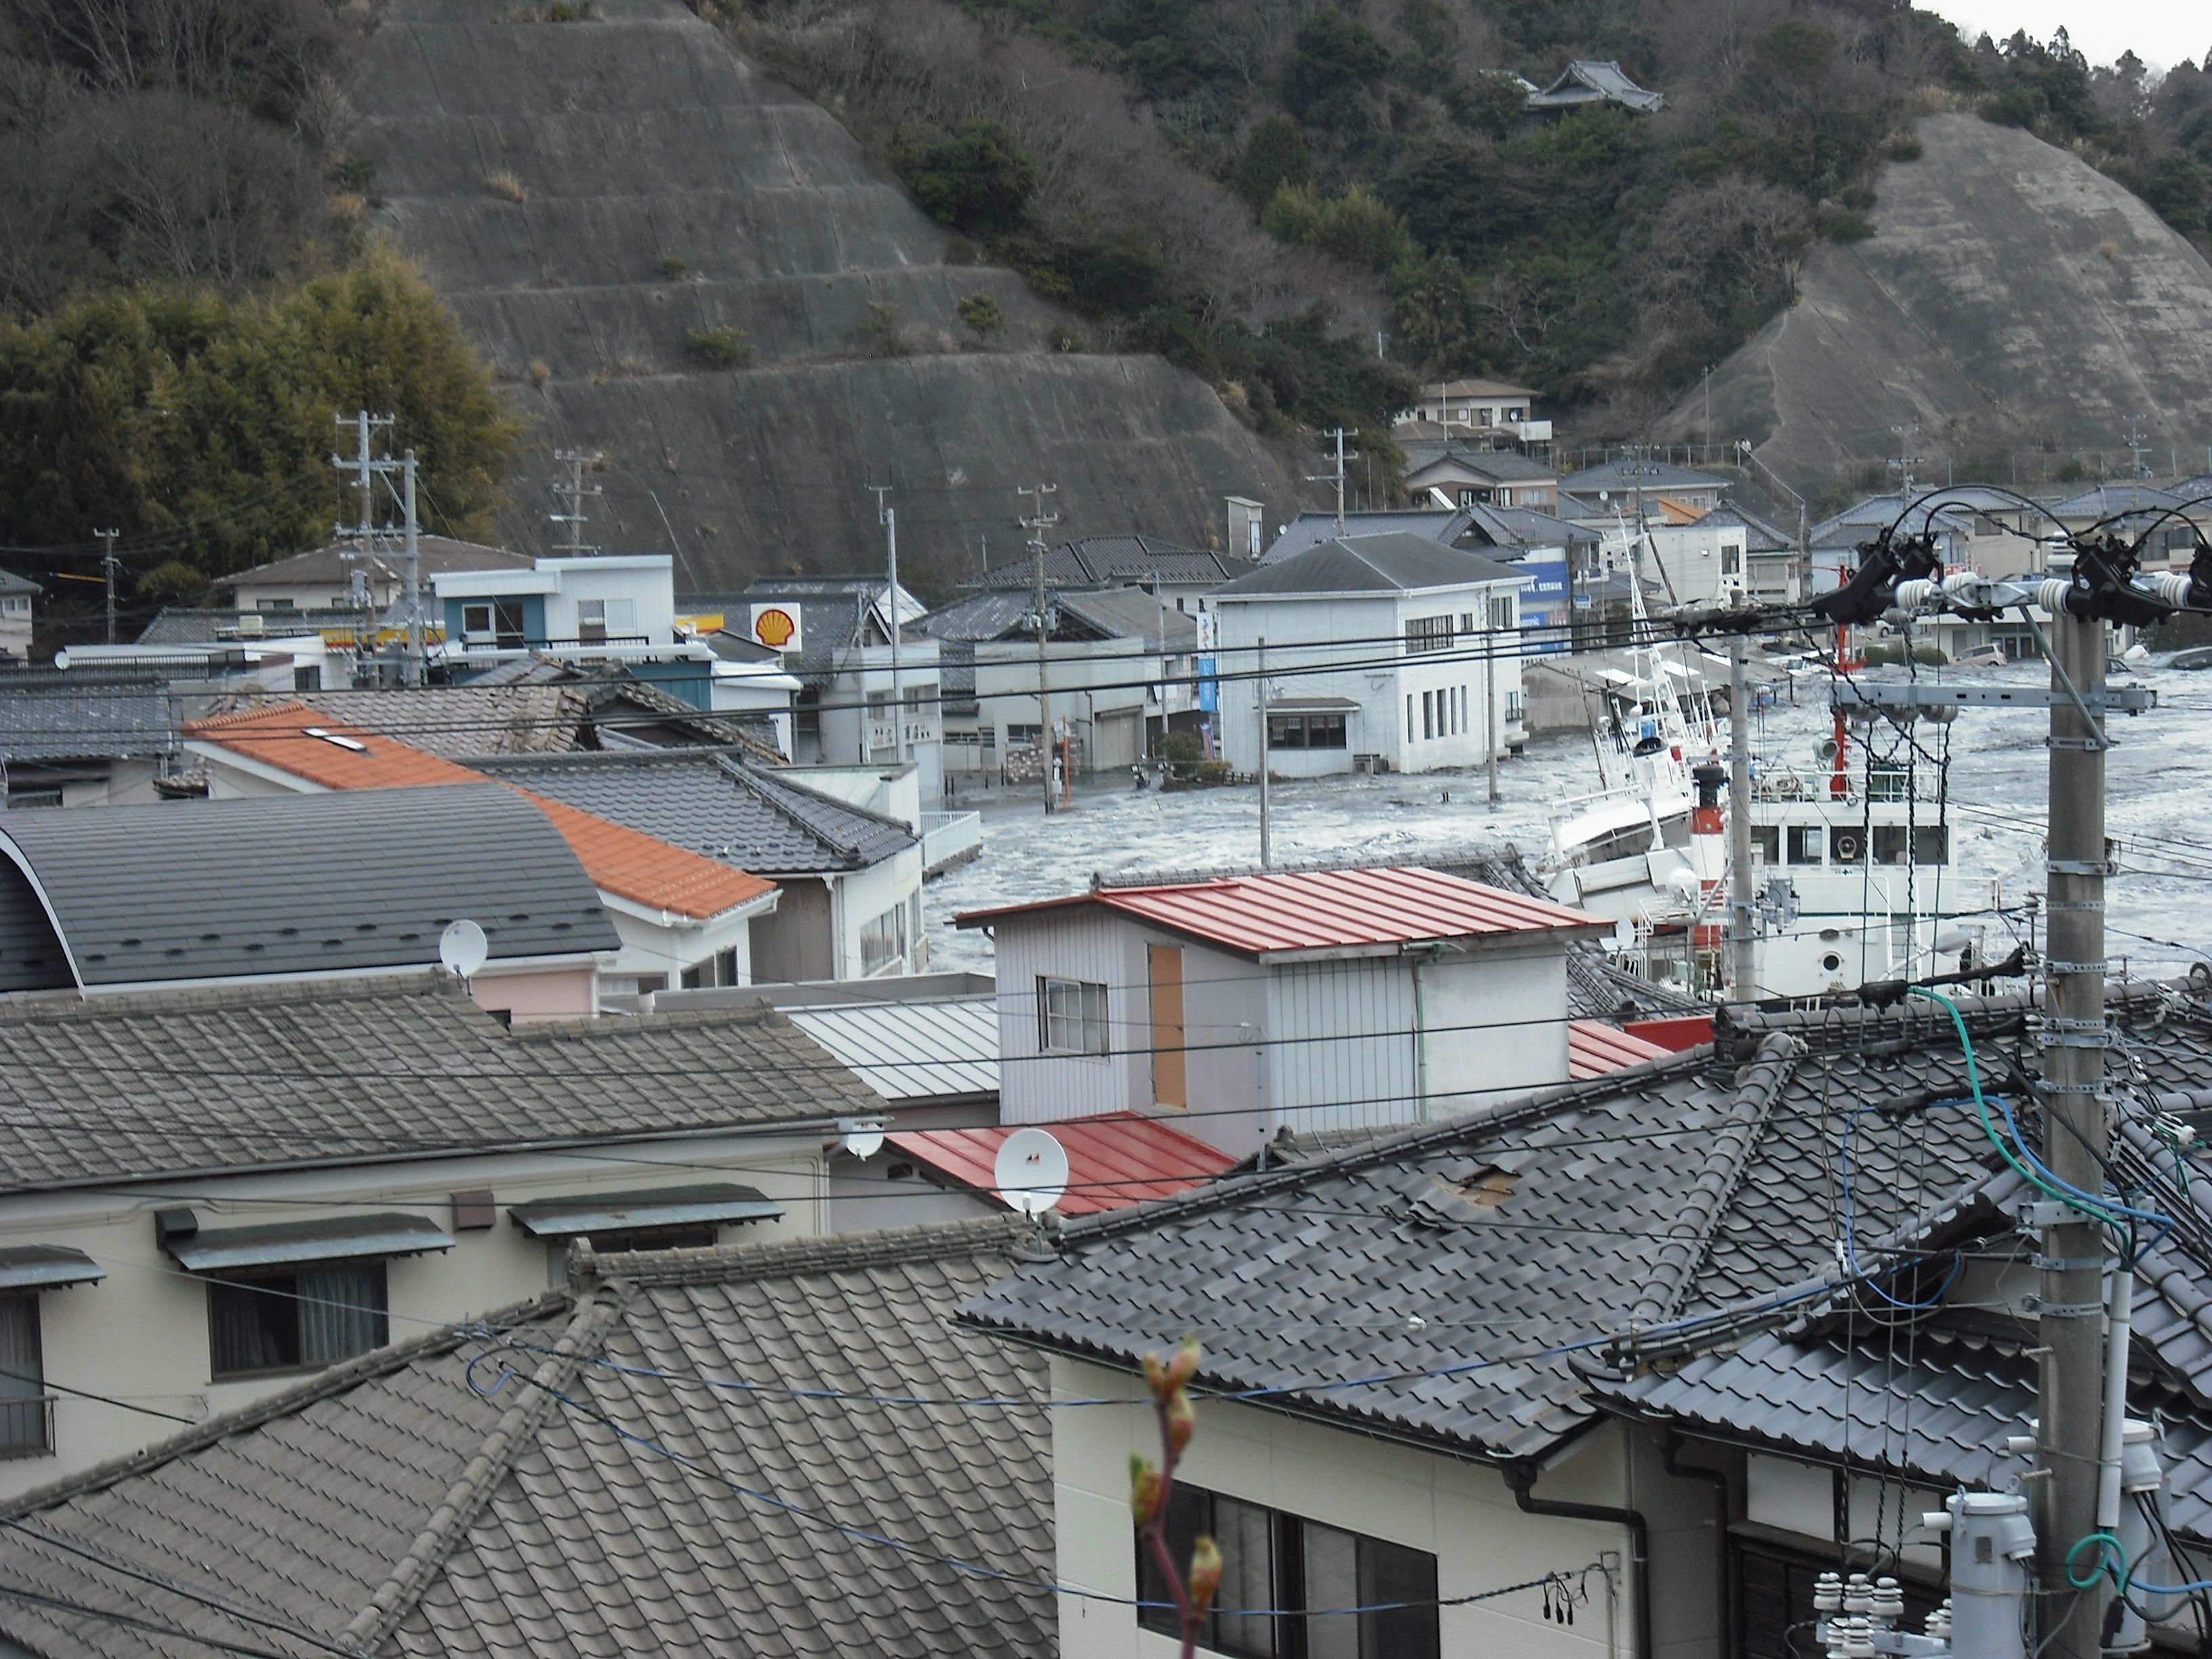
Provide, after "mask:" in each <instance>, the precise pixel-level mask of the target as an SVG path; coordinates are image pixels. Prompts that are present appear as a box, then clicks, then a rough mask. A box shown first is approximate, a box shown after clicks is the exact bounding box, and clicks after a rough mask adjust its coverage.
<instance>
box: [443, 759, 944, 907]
mask: <svg viewBox="0 0 2212 1659" xmlns="http://www.w3.org/2000/svg"><path fill="white" fill-rule="evenodd" d="M476 765H477V769H479V770H481V771H483V772H485V773H486V774H488V775H490V776H492V777H495V778H499V779H501V780H503V781H507V782H510V783H513V784H514V785H516V786H517V787H520V788H525V789H529V790H532V791H534V792H535V793H538V794H541V795H545V796H548V797H550V799H554V800H559V801H565V802H567V803H568V805H571V806H574V807H579V808H580V809H582V810H583V811H586V812H595V813H597V814H598V815H599V816H600V817H605V818H611V819H612V820H613V821H614V822H615V823H623V824H627V825H629V827H630V828H631V829H637V830H641V831H643V832H644V833H645V834H647V835H648V836H654V837H656V838H657V839H659V840H661V841H665V842H670V843H671V844H672V845H675V846H678V847H682V848H689V849H690V850H691V851H693V852H696V853H703V854H706V855H707V856H708V858H713V859H720V860H722V861H723V862H724V863H726V864H733V865H736V866H738V868H740V869H744V870H749V871H750V872H752V873H753V874H755V875H758V876H771V877H773V876H787V875H808V874H817V873H825V872H833V871H840V870H861V869H866V868H867V867H868V866H871V865H874V864H878V863H880V862H882V860H884V859H887V858H890V857H891V856H893V855H894V854H898V853H902V852H903V851H905V850H906V849H907V848H909V847H912V846H914V845H915V836H914V834H913V832H912V831H911V830H909V829H908V828H907V827H906V826H905V825H904V824H902V823H898V822H897V821H896V820H895V819H891V818H887V817H883V816H881V815H880V814H878V813H875V812H871V811H866V810H865V809H863V808H861V807H858V806H852V805H847V804H846V803H845V802H843V801H841V800H836V799H832V798H831V797H829V796H828V795H825V794H823V793H820V792H819V791H817V790H813V789H809V788H807V787H805V785H803V784H799V783H796V782H793V781H791V780H790V779H788V778H786V777H783V776H781V775H778V774H777V773H775V771H773V770H770V769H765V768H762V767H756V766H749V765H746V764H744V763H743V762H741V761H739V760H738V759H736V758H734V757H732V756H730V755H728V754H726V753H723V752H721V751H719V750H703V749H688V750H661V749H653V750H621V751H619V752H611V753H607V754H595V755H558V756H553V755H547V756H503V757H495V758H487V759H484V760H480V761H478V762H477V763H476Z"/></svg>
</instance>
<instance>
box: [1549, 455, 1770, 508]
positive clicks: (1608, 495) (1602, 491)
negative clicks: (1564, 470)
mask: <svg viewBox="0 0 2212 1659" xmlns="http://www.w3.org/2000/svg"><path fill="white" fill-rule="evenodd" d="M1728 487H1729V481H1728V480H1727V479H1726V478H1723V477H1719V476H1717V474H1714V473H1711V472H1697V471H1692V470H1691V469H1690V468H1688V467H1686V466H1675V465H1673V464H1672V463H1670V462H1667V461H1655V460H1653V459H1650V457H1649V456H1644V455H1624V456H1622V457H1620V459H1618V460H1611V461H1601V462H1600V463H1599V464H1598V465H1595V466H1586V467H1584V468H1583V469H1582V470H1581V471H1578V472H1570V473H1569V474H1567V476H1566V477H1564V478H1562V479H1560V480H1559V499H1560V508H1559V510H1560V515H1561V516H1562V517H1564V518H1569V519H1573V520H1576V521H1577V522H1578V523H1585V524H1589V523H1595V524H1611V523H1613V521H1614V520H1617V519H1618V520H1626V521H1627V522H1628V523H1629V524H1631V525H1633V524H1634V523H1635V522H1636V521H1637V520H1638V517H1650V518H1655V519H1656V518H1658V517H1660V516H1661V514H1660V508H1659V501H1660V498H1661V497H1662V496H1663V497H1665V498H1666V499H1667V500H1668V501H1674V502H1677V503H1679V504H1680V506H1681V507H1685V508H1686V509H1688V510H1689V511H1690V512H1692V513H1710V512H1711V511H1712V510H1713V508H1715V507H1718V506H1719V505H1720V504H1721V497H1722V496H1723V495H1726V494H1727V493H1728Z"/></svg>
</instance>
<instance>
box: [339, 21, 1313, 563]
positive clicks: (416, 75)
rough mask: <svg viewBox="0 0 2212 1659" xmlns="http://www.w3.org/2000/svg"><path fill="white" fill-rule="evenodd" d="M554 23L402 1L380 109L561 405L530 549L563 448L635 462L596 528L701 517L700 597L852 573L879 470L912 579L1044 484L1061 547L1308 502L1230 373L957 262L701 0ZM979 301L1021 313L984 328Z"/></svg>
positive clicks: (426, 193) (515, 514)
mask: <svg viewBox="0 0 2212 1659" xmlns="http://www.w3.org/2000/svg"><path fill="white" fill-rule="evenodd" d="M533 15H553V13H552V11H551V10H550V9H538V10H537V11H535V12H533V11H532V9H528V8H524V9H514V8H513V7H511V6H510V5H508V4H504V3H501V0H391V3H390V4H389V5H387V7H386V9H385V12H384V15H383V18H382V21H381V23H380V27H379V28H378V30H377V33H376V34H375V36H374V39H373V40H371V41H370V43H369V45H368V49H367V51H366V53H365V55H364V58H363V60H362V64H361V65H360V67H359V69H358V70H357V72H356V75H355V76H354V79H353V82H352V89H351V94H350V95H351V98H352V101H353V103H354V105H355V107H356V109H357V110H358V111H359V112H361V117H362V118H361V120H360V123H359V125H358V126H357V128H356V132H355V134H354V136H353V138H352V140H351V146H352V149H353V150H354V152H355V153H356V155H359V156H361V157H362V159H363V160H364V161H367V162H369V163H372V164H373V165H374V185H373V189H374V195H375V197H376V198H377V201H378V205H377V208H376V213H375V217H376V220H377V221H378V222H380V223H381V224H383V225H385V226H387V227H388V228H390V229H391V230H392V232H393V234H395V235H396V236H397V238H398V241H399V243H400V245H401V246H403V247H404V249H406V250H407V251H408V252H410V253H412V254H413V255H414V256H416V258H419V259H421V260H422V263H423V264H424V265H425V266H426V267H427V269H428V272H429V274H430V276H431V278H432V280H433V282H434V283H435V284H436V286H437V288H438V289H439V291H440V292H441V295H443V296H444V297H445V298H446V299H447V301H448V302H449V303H450V304H451V305H452V306H453V307H454V308H455V310H456V311H457V312H458V313H459V315H460V317H461V319H462V321H463V323H464V325H465V327H466V328H467V330H468V331H469V332H470V333H471V336H472V337H475V338H476V339H477V341H478V342H479V343H481V344H482V346H483V349H485V351H486V352H487V353H488V354H489V356H490V357H491V359H492V361H493V363H494V366H495V371H496V372H497V373H498V374H499V375H500V377H501V380H504V381H505V382H507V388H508V390H509V392H511V394H512V395H513V398H514V401H515V403H516V405H517V407H518V408H520V410H522V411H523V412H524V413H526V415H528V416H530V417H532V422H533V433H534V439H535V441H536V442H537V443H538V446H539V447H538V452H537V453H535V454H533V455H532V457H530V458H529V459H526V462H525V463H524V465H523V466H522V467H521V468H520V471H518V473H517V475H516V477H515V478H514V480H513V495H514V496H515V506H514V507H513V510H512V511H511V512H510V513H509V514H508V519H507V529H508V533H509V534H510V535H511V536H512V537H513V538H514V540H515V542H516V544H518V545H522V546H532V547H543V546H544V545H546V544H547V542H548V537H547V534H546V532H547V530H548V528H549V526H547V524H546V521H545V516H544V515H545V513H546V512H547V511H548V510H550V506H551V502H550V497H548V496H547V495H545V493H544V484H545V483H547V482H548V481H550V479H551V478H552V477H553V476H554V473H555V470H556V469H555V464H554V462H553V459H552V456H551V453H550V452H551V450H552V449H554V448H555V447H560V448H579V449H583V450H586V451H589V452H599V453H603V454H604V456H605V465H604V467H603V469H602V470H600V471H599V472H598V473H597V474H596V475H595V478H594V482H596V483H599V484H600V485H601V486H602V487H603V488H604V489H605V497H604V499H603V501H601V502H599V504H597V505H596V506H595V507H592V509H591V510H592V513H594V515H595V519H596V522H595V524H594V526H593V529H592V532H591V534H592V538H593V539H595V540H597V541H599V542H600V543H602V544H605V545H608V546H613V547H623V548H637V547H642V546H659V545H663V544H667V543H668V542H669V541H670V539H671V534H672V538H673V541H674V544H675V549H676V550H677V551H678V554H679V556H680V564H679V571H680V575H679V580H680V581H682V582H683V583H684V585H686V586H699V587H716V586H730V585H734V584H737V583H739V582H742V581H743V580H744V579H745V578H746V577H747V576H749V575H750V574H755V573H757V572H759V571H761V570H763V569H766V568H774V567H776V566H805V567H806V568H814V569H823V568H832V567H837V566H842V565H847V564H849V563H851V562H852V561H853V558H854V550H855V549H872V548H873V547H874V546H876V545H878V544H879V542H880V538H881V532H880V531H879V530H878V527H877V523H876V504H875V497H874V496H873V495H871V494H869V493H868V491H867V489H866V486H867V485H870V484H878V483H889V484H891V485H892V486H894V489H895V494H894V495H893V496H892V501H893V502H894V504H895V505H896V507H897V508H898V513H899V528H900V532H901V533H900V550H901V554H902V561H903V562H904V564H905V568H906V569H907V570H908V571H910V572H912V573H913V574H915V576H916V577H918V578H920V579H921V580H925V581H928V580H934V581H936V582H938V583H939V584H942V583H943V582H945V581H947V580H951V579H955V578H957V576H958V575H959V574H965V573H966V572H967V571H969V570H970V569H972V568H974V566H975V560H976V557H977V544H976V538H977V537H978V536H988V537H989V538H990V540H991V544H992V546H993V548H994V550H995V552H997V553H999V554H1003V553H1004V552H1005V551H1006V550H1009V549H1011V548H1012V546H1013V545H1014V544H1015V543H1016V542H1017V541H1018V537H1019V532H1018V531H1017V530H1016V529H1015V528H1014V526H1013V522H1012V521H1013V519H1014V516H1015V514H1016V513H1017V511H1018V508H1019V505H1020V504H1019V502H1018V501H1017V498H1016V496H1015V493H1014V492H1015V490H1016V489H1017V487H1018V486H1022V485H1029V484H1034V483H1037V482H1039V481H1040V479H1042V481H1044V482H1049V483H1057V484H1058V485H1059V486H1060V493H1059V496H1058V499H1057V506H1058V508H1059V510H1060V513H1062V515H1063V518H1064V524H1063V526H1062V530H1063V533H1073V534H1094V533H1100V532H1115V531H1124V530H1135V529H1143V530H1146V531H1149V532H1152V533H1154V534H1158V535H1164V536H1168V537H1170V538H1189V539H1201V538H1204V537H1205V536H1206V533H1207V532H1208V531H1209V528H1212V529H1214V530H1216V531H1217V532H1218V526H1219V523H1220V520H1221V516H1222V497H1223V496H1225V495H1251V496H1257V497H1259V498H1261V500H1263V501H1266V502H1267V506H1268V508H1269V510H1270V511H1271V512H1272V513H1277V514H1279V515H1281V514H1286V513H1288V512H1289V511H1290V510H1291V507H1292V506H1293V504H1294V501H1295V500H1296V498H1297V486H1296V485H1295V484H1294V483H1293V482H1292V480H1291V478H1290V477H1289V476H1288V475H1287V473H1286V472H1285V470H1284V468H1283V467H1282V465H1281V464H1280V463H1279V461H1277V460H1276V459H1274V458H1273V456H1272V455H1271V454H1270V453H1269V452H1268V451H1267V449H1266V448H1265V447H1263V446H1262V444H1261V441H1259V440H1258V439H1257V438H1256V437H1255V436H1254V435H1252V434H1251V433H1250V432H1249V431H1248V430H1247V429H1246V428H1244V427H1243V425H1241V424H1239V422H1237V420H1236V419H1235V418H1234V417H1232V416H1231V415H1230V413H1229V412H1228V410H1226V409H1225V407H1224V406H1223V404H1222V403H1221V401H1220V399H1219V398H1218V397H1217V396H1216V394H1215V393H1214V392H1212V390H1211V389H1210V388H1209V387H1208V386H1206V384H1205V383H1204V382H1203V381H1201V380H1199V379H1197V378H1196V377H1194V376H1193V375H1191V374H1186V373H1184V372H1182V370H1179V369H1176V368H1170V366H1169V365H1168V364H1167V363H1166V362H1164V361H1163V360H1161V359H1160V358H1158V357H1154V356H1093V355H1088V354H1086V353H1085V352H1082V351H1079V350H1065V349H1055V348H1056V347H1057V346H1059V345H1061V344H1064V343H1067V342H1068V341H1069V340H1071V339H1072V338H1074V337H1077V336H1076V332H1075V330H1076V325H1077V319H1075V318H1073V316H1072V315H1071V314H1069V313H1065V312H1063V311H1061V310H1060V309H1059V308H1058V307H1054V306H1053V305H1051V304H1049V303H1048V302H1047V301H1043V300H1042V299H1040V298H1038V297H1037V296H1036V295H1034V294H1033V293H1032V292H1031V291H1030V288H1029V286H1028V285H1027V284H1025V283H1024V282H1023V281H1022V279H1021V278H1019V277H1018V276H1014V275H1013V274H1012V273H1011V272H1008V271H1005V270H994V269H990V268H987V267H981V266H975V265H965V264H954V263H953V262H952V259H953V255H954V252H955V250H956V248H957V246H958V245H957V240H956V239H955V238H954V237H953V236H952V235H951V233H949V232H948V231H946V230H945V228H942V227H941V226H939V225H938V224H937V223H936V222H933V221H932V220H931V219H930V218H928V217H927V216H926V215H924V214H923V213H922V212H921V210H919V209H918V208H916V207H915V205H914V204H912V202H911V201H910V200H909V199H908V197H907V195H906V194H905V192H904V191H902V189H901V188H900V187H899V186H898V185H897V184H896V182H894V181H893V179H891V178H890V175H889V174H888V173H886V172H885V171H884V169H883V168H881V167H879V166H878V164H876V163H875V162H874V161H872V160H870V158H869V157H868V156H867V155H866V153H865V152H864V151H863V150H862V149H861V148H860V146H859V145H858V144H857V143H854V140H853V139H852V138H851V137H849V136H848V134H847V133H846V131H845V130H844V129H843V128H842V127H841V126H840V125H838V124H837V123H836V121H835V120H834V119H832V118H830V116H829V114H827V113H826V112H823V110H822V109H820V108H819V107H818V106H816V105H814V104H812V103H811V102H808V101H807V100H805V99H802V98H800V97H799V95H798V94H795V93H794V92H793V91H791V90H790V89H789V88H787V87H785V86H783V85H782V84H781V83H780V82H776V81H775V80H774V79H772V78H770V77H769V76H765V75H763V74H762V73H760V72H759V71H757V70H756V69H755V68H754V67H753V66H751V65H750V64H748V63H746V62H745V61H744V59H743V58H740V57H739V56H738V54H737V53H736V52H734V51H732V49H731V47H730V46H728V45H727V44H726V42H725V41H724V40H723V39H722V38H721V36H720V34H718V33H716V32H715V31H714V29H712V28H710V27H708V26H707V25H706V24H704V23H702V22H700V21H697V20H696V19H695V18H694V17H693V16H692V15H690V13H689V12H687V11H686V10H684V9H683V8H682V7H681V6H680V5H678V4H676V3H674V0H605V3H601V4H599V5H597V6H595V7H592V9H591V15H590V16H589V18H588V19H587V20H583V21H507V20H512V19H522V18H528V17H531V16H533ZM971 295H988V296H989V297H990V298H991V299H992V300H993V301H995V303H996V306H997V307H998V309H999V312H1000V315H1001V316H1002V317H1003V318H1004V319H1005V321H1004V325H1003V327H1002V328H1000V330H998V331H995V332H993V333H990V334H988V335H984V334H981V333H979V332H978V331H975V330H972V329H970V328H969V327H967V326H966V325H963V322H962V321H961V319H960V317H959V315H958V313H957V306H958V304H959V302H960V301H962V300H963V298H967V297H969V296H971ZM884 307H896V312H895V313H894V312H888V311H886V310H884V309H883V308H884ZM733 329H736V330H742V331H743V337H742V341H741V342H740V341H739V339H738V337H736V336H733V335H731V334H729V333H727V332H726V331H729V330H733ZM695 334H697V335H699V336H701V337H702V339H701V340H700V341H695V339H694V336H695ZM895 337H896V338H895ZM702 344H703V346H704V347H705V349H706V350H708V351H709V352H719V354H720V355H721V356H726V357H733V358H734V359H735V360H736V361H735V362H733V363H732V364H731V365H730V366H725V367H716V366H714V364H713V363H712V362H709V361H708V358H707V357H706V356H702ZM747 356H750V362H749V363H747V362H746V361H745V359H746V358H747Z"/></svg>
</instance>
